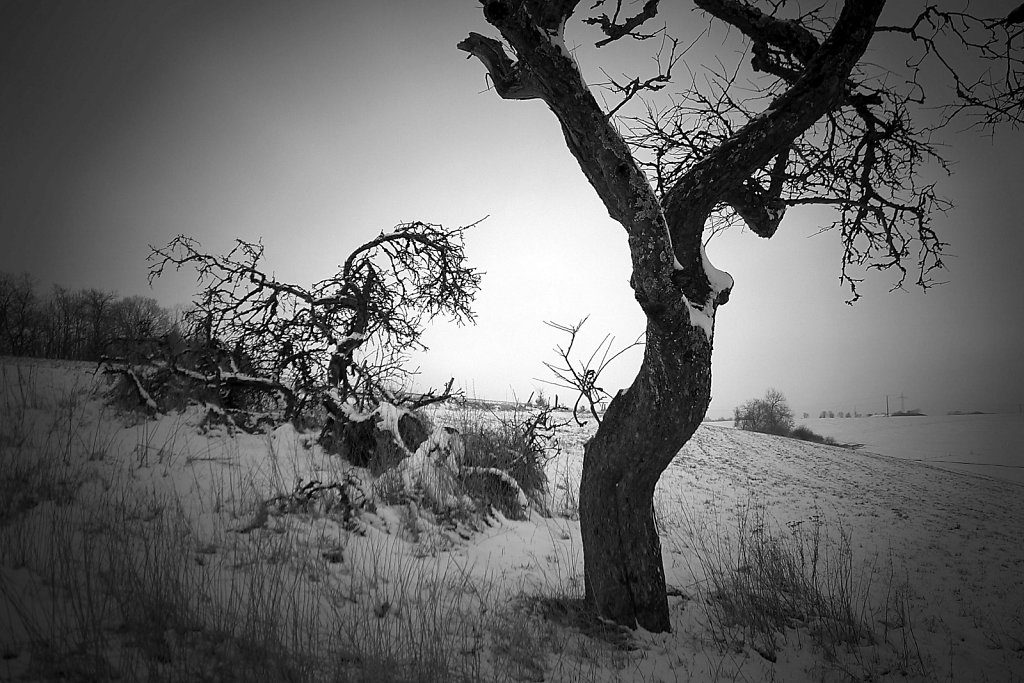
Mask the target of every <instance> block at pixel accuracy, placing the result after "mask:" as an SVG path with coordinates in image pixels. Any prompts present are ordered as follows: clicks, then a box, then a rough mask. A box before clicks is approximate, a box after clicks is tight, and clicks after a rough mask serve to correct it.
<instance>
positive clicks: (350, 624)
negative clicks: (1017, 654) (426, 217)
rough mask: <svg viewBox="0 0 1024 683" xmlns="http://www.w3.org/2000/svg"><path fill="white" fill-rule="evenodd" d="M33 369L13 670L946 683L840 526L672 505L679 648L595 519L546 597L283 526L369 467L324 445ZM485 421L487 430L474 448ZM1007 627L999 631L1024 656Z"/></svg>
mask: <svg viewBox="0 0 1024 683" xmlns="http://www.w3.org/2000/svg"><path fill="white" fill-rule="evenodd" d="M15 367H16V366H8V365H6V364H0V372H3V373H4V374H3V375H2V378H3V381H4V386H3V393H2V394H0V411H2V414H0V471H2V472H4V473H5V474H4V477H3V479H2V480H0V486H2V487H3V488H2V489H0V558H2V559H0V626H2V627H3V628H0V631H2V630H6V631H8V632H9V633H10V634H11V638H10V639H8V640H0V650H2V651H0V678H4V679H7V678H9V679H11V680H58V679H60V680H90V681H92V680H96V681H102V680H149V681H180V680H190V681H524V680H525V681H540V680H549V681H550V680H558V681H633V680H651V681H654V680H674V679H675V680H691V679H692V680H757V678H756V677H752V674H751V673H750V672H751V671H752V670H755V671H756V670H757V669H751V667H750V665H749V660H748V659H747V656H748V654H747V653H754V652H756V653H759V655H760V657H758V655H751V656H753V657H754V658H755V659H761V658H763V659H764V660H765V661H768V660H772V659H775V658H779V657H781V656H782V655H783V654H786V653H792V652H794V651H798V650H801V649H812V650H814V651H816V652H819V653H820V654H821V657H820V658H819V660H820V661H818V663H817V664H815V666H816V667H817V668H816V669H815V670H814V672H813V673H812V674H808V676H809V678H808V680H836V681H839V680H843V681H849V680H881V679H891V678H894V677H901V676H903V675H904V674H906V675H908V676H909V677H910V678H912V679H914V680H926V679H928V678H929V677H931V678H934V679H938V677H936V676H934V672H935V666H934V664H933V663H932V662H930V661H928V660H927V658H926V657H923V656H922V654H921V650H920V648H919V647H918V646H917V640H916V634H917V629H918V628H919V627H918V625H917V624H915V622H914V614H913V610H912V609H911V598H912V597H913V596H912V590H911V587H910V586H909V585H908V584H909V581H908V579H907V577H906V575H905V574H901V572H900V570H898V569H897V568H896V564H895V562H894V561H893V559H892V558H891V557H890V558H881V559H880V558H878V557H870V558H864V557H858V555H857V552H856V550H855V545H854V543H853V541H852V539H851V538H850V536H849V534H848V533H847V532H846V531H845V530H844V529H843V527H842V526H841V525H837V524H830V523H828V522H827V521H826V520H825V518H824V517H821V516H819V517H815V518H811V519H808V520H805V521H804V522H803V523H799V524H792V525H778V524H776V523H774V522H773V521H772V520H771V518H770V517H769V515H768V514H767V512H766V510H765V509H764V507H763V506H758V505H756V504H752V503H748V504H747V505H745V506H743V507H742V508H741V509H738V510H737V511H736V515H735V519H734V520H733V521H728V522H727V521H725V519H724V518H725V515H724V514H723V513H721V511H718V510H711V511H710V512H709V514H705V515H704V516H698V515H697V514H696V513H694V512H693V510H691V509H689V508H687V507H686V506H682V505H680V506H670V507H666V506H664V505H663V506H661V507H660V508H659V513H660V514H659V519H660V521H661V522H662V528H663V529H664V533H665V537H666V543H667V544H670V545H673V546H675V547H677V548H685V553H684V556H685V558H686V560H687V561H688V562H689V564H690V572H691V574H692V575H693V579H694V582H693V584H692V585H688V586H685V590H686V592H687V593H688V594H689V595H688V596H687V597H688V598H690V599H685V598H684V599H682V600H681V601H680V600H679V599H678V598H675V602H673V605H674V607H673V609H674V610H676V611H675V612H674V618H675V619H676V620H677V622H679V634H673V635H671V636H665V638H664V639H658V638H655V637H653V636H650V634H648V636H643V635H638V634H633V633H628V632H624V631H622V630H621V629H617V628H614V627H610V626H609V625H607V624H605V623H604V622H602V621H601V620H600V619H598V618H597V617H596V615H594V614H593V613H592V612H591V611H590V610H589V608H588V606H587V604H586V602H585V601H584V600H583V586H582V583H581V578H580V577H581V576H582V559H581V548H580V547H579V545H578V543H577V542H576V541H574V540H573V539H575V538H578V528H576V526H575V524H574V523H573V522H570V521H566V520H546V521H545V523H546V524H547V523H548V522H550V524H547V526H545V527H543V528H545V529H547V532H548V533H551V534H553V535H552V536H551V537H550V538H548V539H546V540H547V541H549V543H546V544H542V545H544V547H550V548H552V550H550V551H544V553H547V554H541V553H538V554H539V555H541V556H539V557H533V558H531V567H532V568H531V572H532V573H531V576H532V577H534V579H536V578H537V577H538V576H539V580H535V581H534V582H533V583H529V584H528V583H527V582H526V581H525V579H523V578H522V577H520V578H516V577H517V575H516V573H515V569H516V567H504V566H503V567H500V568H494V567H479V566H474V565H473V564H472V561H471V560H469V559H467V558H468V557H469V555H467V554H460V553H458V552H440V553H439V552H433V553H431V552H416V550H415V549H410V543H409V541H408V539H407V538H404V537H403V536H402V535H401V534H396V533H394V531H393V529H390V528H386V525H383V526H382V525H376V526H375V525H373V524H367V525H362V526H361V527H357V526H353V525H351V524H349V521H350V520H349V519H348V518H346V517H345V516H344V515H343V514H342V511H343V510H344V509H345V506H337V505H333V504H328V503H326V502H324V501H322V500H310V501H306V504H303V505H295V506H292V507H290V508H289V509H288V511H287V512H286V513H281V512H279V511H278V512H274V511H272V510H271V511H270V512H269V514H268V505H267V502H268V501H271V500H274V499H275V498H276V499H279V500H280V499H281V497H288V496H294V495H295V494H296V492H297V491H299V492H301V491H302V490H304V489H303V488H302V487H301V486H300V485H299V484H297V482H303V481H304V482H309V481H311V480H312V479H313V477H316V479H317V480H319V481H322V482H324V483H325V484H330V483H331V482H339V483H340V482H344V481H346V477H347V476H349V475H350V474H351V472H350V470H351V468H348V467H346V466H344V465H343V464H341V463H339V461H338V459H337V458H330V457H327V456H324V455H323V454H322V453H321V452H320V451H318V449H315V448H312V447H310V446H309V443H308V442H307V441H305V440H304V439H303V437H302V436H301V435H298V437H297V438H295V439H291V440H287V441H285V440H275V439H274V438H273V437H272V436H270V435H268V436H266V437H256V436H244V437H236V438H229V437H227V436H224V437H223V438H219V439H218V438H213V437H211V436H210V435H206V436H204V437H203V438H200V439H196V438H193V437H194V434H195V429H194V425H193V424H192V423H190V422H189V421H188V419H187V416H183V417H181V418H180V419H170V418H165V419H164V420H161V421H160V422H159V423H157V422H140V423H138V424H135V425H133V426H129V427H124V426H123V425H118V424H117V422H116V420H115V419H114V418H113V416H110V415H103V414H101V411H102V410H103V408H102V403H101V402H100V401H99V400H98V399H99V397H98V394H97V393H96V391H95V390H94V389H89V388H87V387H86V386H84V385H75V384H72V385H71V386H66V387H64V389H62V390H54V388H53V387H51V386H44V384H43V382H42V381H41V378H40V376H39V375H38V373H35V372H33V371H32V370H21V369H15ZM484 419H485V418H484V416H477V417H473V416H472V415H468V416H466V417H465V421H464V423H463V425H462V429H463V430H464V432H463V433H464V434H466V433H475V432H473V429H475V428H476V427H479V426H480V425H482V424H483V423H484ZM474 425H475V426H476V427H474ZM484 426H486V425H484ZM520 428H521V421H520V422H515V421H513V422H510V423H505V422H500V421H499V423H498V424H497V425H495V426H493V427H491V429H493V430H494V432H495V434H489V435H488V436H486V437H479V438H478V437H471V438H470V439H467V450H468V447H469V445H470V444H471V443H475V444H477V445H478V447H480V448H486V449H488V451H489V452H492V453H498V454H499V455H500V454H502V453H504V455H500V457H506V458H510V459H514V458H515V457H519V456H516V455H514V453H515V452H517V451H516V449H517V448H528V449H529V448H534V447H533V446H529V444H530V443H531V442H529V441H526V442H524V441H523V439H522V435H523V433H524V432H522V431H518V430H520ZM481 431H483V430H481ZM260 438H263V439H264V442H263V445H262V447H260V448H252V446H253V444H254V443H255V444H257V445H259V439H260ZM245 439H248V440H249V441H245ZM242 444H248V445H247V446H243V445H242ZM518 452H520V453H521V452H522V451H518ZM527 453H528V457H532V458H535V459H536V462H541V458H542V454H540V453H538V452H536V450H533V451H530V450H528V451H527ZM509 462H511V460H510V461H509ZM568 476H569V475H568V474H566V482H568V481H569V479H568ZM524 481H526V480H525V479H524ZM556 483H557V482H556ZM339 485H340V484H339ZM566 488H567V491H566V492H569V493H571V491H569V489H574V488H575V487H574V486H572V485H571V484H569V483H566ZM324 490H325V491H328V492H329V491H332V490H333V491H335V493H336V494H337V491H338V490H336V489H332V488H331V487H330V486H327V487H325V489H324ZM548 493H549V494H550V492H548ZM337 495H340V494H337ZM537 495H538V496H539V495H540V494H539V493H538V494H537ZM332 500H334V499H332ZM566 500H569V503H568V504H566V503H565V501H563V508H564V509H562V512H563V513H564V514H565V515H566V516H567V517H569V518H570V519H571V518H572V517H573V513H574V510H572V505H571V499H566ZM335 502H337V501H336V500H335ZM261 515H262V516H261ZM410 523H412V522H411V521H410ZM537 528H538V529H540V528H541V526H540V525H538V527H537ZM574 534H575V535H574ZM417 547H419V546H417ZM523 576H525V574H524V575H523ZM693 629H696V630H693ZM1006 630H1007V632H1006V633H1004V634H999V633H996V632H995V631H993V638H998V639H999V642H1001V643H1003V642H1005V643H1010V645H1011V646H1013V645H1014V644H1018V645H1019V639H1018V638H1017V636H1015V635H1014V633H1015V632H1014V631H1013V628H1012V626H1010V625H1007V628H1006ZM1015 639H1016V640H1015ZM694 642H698V643H704V642H710V643H711V645H710V646H708V647H705V646H704V645H698V646H694V645H693V643H694ZM681 645H685V646H686V647H689V648H691V649H692V648H694V647H696V653H697V654H695V655H691V656H689V657H687V656H683V655H682V654H681V653H679V652H677V650H678V648H679V647H680V646H681ZM659 648H661V650H659ZM659 658H660V660H659ZM700 658H704V659H706V661H703V660H701V659H700ZM652 661H664V662H666V663H667V664H666V666H667V667H668V668H662V669H657V668H652V664H651V663H652ZM766 670H768V671H770V670H771V669H770V668H769V669H766Z"/></svg>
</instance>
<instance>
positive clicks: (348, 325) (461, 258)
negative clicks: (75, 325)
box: [150, 222, 480, 417]
mask: <svg viewBox="0 0 1024 683" xmlns="http://www.w3.org/2000/svg"><path fill="white" fill-rule="evenodd" d="M469 227H472V226H465V227H458V228H454V229H446V228H443V227H442V226H438V225H430V224H427V223H422V222H414V223H406V224H402V225H398V226H396V227H395V228H394V229H392V230H391V231H388V232H381V233H380V234H379V235H378V236H377V237H376V238H374V239H372V240H370V241H368V242H366V243H365V244H363V245H361V246H359V247H358V248H356V249H355V250H354V251H353V252H352V253H351V254H350V255H349V256H348V258H347V259H346V260H345V262H344V264H342V265H341V267H340V269H339V270H338V272H337V273H335V274H334V275H332V276H331V277H329V278H327V279H325V280H321V281H319V282H316V283H314V284H313V285H312V286H311V287H308V288H307V287H304V286H301V285H297V284H292V283H288V282H282V281H280V280H278V279H276V278H275V277H273V275H268V274H267V273H266V272H265V271H264V270H263V269H262V265H261V263H260V262H261V260H262V258H263V245H262V244H259V243H252V242H245V241H243V240H236V245H235V247H234V249H232V250H231V251H230V252H229V253H228V254H227V255H223V256H221V255H215V254H208V253H206V252H204V251H203V250H202V248H201V246H200V245H199V244H198V243H197V242H196V241H195V240H193V239H191V238H188V237H185V236H179V237H177V238H175V239H174V240H172V241H171V242H170V244H168V245H167V246H166V247H161V248H152V253H151V255H150V261H151V267H150V280H151V281H152V279H153V278H156V277H159V276H160V275H161V274H162V273H163V272H164V271H165V269H167V268H169V267H173V268H175V269H179V268H182V267H191V268H194V269H195V271H196V274H197V279H198V281H199V284H200V291H199V293H198V294H197V295H196V298H195V301H194V302H193V303H194V305H193V307H192V308H191V309H190V310H189V311H188V312H187V314H186V315H187V318H188V320H189V324H190V325H191V328H192V333H193V335H194V336H197V337H198V338H199V339H200V340H202V341H203V342H204V343H206V344H207V345H210V346H217V347H218V348H221V349H222V350H223V351H224V353H226V356H225V360H226V361H227V362H228V365H229V367H228V368H227V370H229V372H228V373H225V372H217V373H216V374H217V375H218V377H219V378H220V379H221V380H223V379H224V378H225V377H231V378H232V381H243V380H244V381H245V382H246V385H247V386H249V387H255V386H258V384H254V382H257V381H262V385H263V386H265V387H267V389H268V390H270V391H280V390H281V388H282V387H285V386H287V387H288V388H289V392H288V393H289V394H290V395H291V397H292V398H293V399H294V401H295V402H294V404H293V405H291V406H290V407H289V412H291V413H295V412H301V410H302V409H303V408H304V406H306V405H321V404H326V406H327V408H328V410H330V411H331V412H332V414H333V415H335V417H341V416H342V413H343V409H344V406H345V405H346V404H348V403H351V404H352V405H353V406H354V408H355V409H365V408H367V407H371V408H372V407H376V405H377V404H379V403H381V402H389V403H402V402H404V403H408V404H417V403H419V404H422V403H425V402H428V401H430V400H434V399H436V398H439V397H441V396H445V395H447V394H448V392H449V391H450V390H451V383H449V384H448V386H447V387H446V388H445V389H444V390H442V391H441V392H440V393H433V392H428V393H427V394H426V395H417V396H415V397H411V396H407V395H403V394H402V393H401V391H400V389H401V386H402V385H403V384H404V382H405V380H407V379H408V377H409V375H410V371H409V370H408V369H407V367H406V365H405V361H406V358H407V354H408V353H409V352H410V351H411V350H414V349H417V348H423V344H422V342H421V341H420V337H421V335H422V332H423V326H424V323H425V322H426V321H427V320H429V319H431V318H434V317H435V316H439V315H444V316H448V317H449V318H451V319H452V320H455V321H458V322H466V321H472V320H473V313H472V310H471V309H470V304H471V303H472V300H473V297H474V296H475V294H476V291H477V289H478V288H479V282H480V274H479V273H478V272H477V271H476V270H474V269H472V268H470V267H468V266H467V265H466V263H465V252H464V250H463V236H464V233H465V231H466V230H467V229H469ZM243 357H244V358H245V361H246V363H247V364H248V366H249V367H248V369H247V370H246V372H244V373H240V372H239V370H241V368H237V367H230V363H231V362H232V360H234V362H236V363H237V361H238V360H239V359H241V358H243ZM242 375H244V378H243V377H242ZM291 416H294V415H290V417H291Z"/></svg>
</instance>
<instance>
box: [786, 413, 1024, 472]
mask: <svg viewBox="0 0 1024 683" xmlns="http://www.w3.org/2000/svg"><path fill="white" fill-rule="evenodd" d="M800 424H802V425H806V426H807V427H809V428H810V429H811V430H813V431H815V432H817V433H819V434H824V435H826V436H831V437H833V438H835V439H836V440H838V441H840V442H842V443H858V444H863V445H864V446H863V447H864V450H868V451H872V452H874V453H884V454H885V455H891V456H894V457H897V458H904V459H907V460H916V461H919V462H928V463H931V464H934V465H936V466H938V467H942V468H944V469H949V470H953V471H957V472H970V473H973V474H982V475H985V476H989V477H995V478H997V479H1006V480H1008V481H1014V482H1017V483H1020V484H1024V415H1020V414H984V415H939V416H933V415H926V416H916V417H877V416H873V417H862V418H842V419H841V418H814V419H808V420H800Z"/></svg>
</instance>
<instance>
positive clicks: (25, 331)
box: [0, 272, 179, 361]
mask: <svg viewBox="0 0 1024 683" xmlns="http://www.w3.org/2000/svg"><path fill="white" fill-rule="evenodd" d="M177 331H179V330H178V324H177V319H176V316H175V315H174V314H172V312H171V311H169V310H168V309H166V308H163V307H161V306H160V305H159V304H158V303H157V301H156V299H152V298H150V297H143V296H127V297H121V296H118V295H117V294H116V293H114V292H107V291H103V290H100V289H94V288H88V289H78V290H72V289H67V288H65V287H61V286H59V285H57V286H54V287H53V289H51V290H50V291H49V292H41V291H39V287H38V282H37V280H36V279H35V278H33V277H32V276H31V275H29V274H28V273H22V274H20V275H13V274H10V273H3V272H0V355H11V356H31V357H37V358H59V359H66V360H91V361H99V360H100V359H101V358H102V357H103V356H104V355H109V354H111V353H118V352H119V350H120V349H123V348H125V347H128V346H130V345H131V344H133V343H134V342H136V341H138V340H142V339H153V338H155V337H160V336H162V335H166V334H169V333H172V332H177Z"/></svg>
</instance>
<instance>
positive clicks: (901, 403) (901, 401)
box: [900, 391, 907, 413]
mask: <svg viewBox="0 0 1024 683" xmlns="http://www.w3.org/2000/svg"><path fill="white" fill-rule="evenodd" d="M905 398H906V396H904V395H903V392H902V391H901V392H900V412H901V413H905V412H907V408H906V406H904V405H903V399H905Z"/></svg>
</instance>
